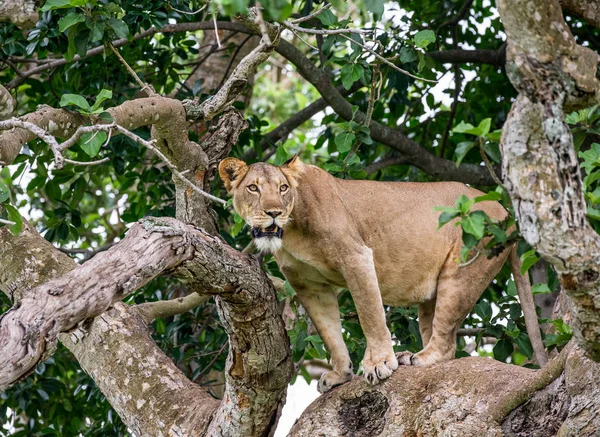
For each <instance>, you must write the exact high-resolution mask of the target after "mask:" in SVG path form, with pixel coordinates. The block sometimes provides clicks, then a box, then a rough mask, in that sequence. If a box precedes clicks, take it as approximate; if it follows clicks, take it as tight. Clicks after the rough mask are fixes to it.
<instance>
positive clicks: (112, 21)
mask: <svg viewBox="0 0 600 437" xmlns="http://www.w3.org/2000/svg"><path fill="white" fill-rule="evenodd" d="M108 26H109V27H110V28H111V29H112V30H114V31H115V35H117V38H127V37H128V36H129V28H128V27H127V24H125V22H124V21H123V20H119V19H118V18H109V20H108Z"/></svg>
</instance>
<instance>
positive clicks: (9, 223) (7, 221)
mask: <svg viewBox="0 0 600 437" xmlns="http://www.w3.org/2000/svg"><path fill="white" fill-rule="evenodd" d="M0 223H2V224H3V225H10V226H14V225H16V223H15V222H11V221H10V220H4V219H1V218H0Z"/></svg>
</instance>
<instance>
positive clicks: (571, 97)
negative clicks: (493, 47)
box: [498, 0, 600, 361]
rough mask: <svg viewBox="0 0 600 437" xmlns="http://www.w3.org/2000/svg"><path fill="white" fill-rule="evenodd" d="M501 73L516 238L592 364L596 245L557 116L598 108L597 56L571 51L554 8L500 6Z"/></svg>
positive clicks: (597, 315)
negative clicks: (510, 91)
mask: <svg viewBox="0 0 600 437" xmlns="http://www.w3.org/2000/svg"><path fill="white" fill-rule="evenodd" d="M498 7H499V11H500V15H501V17H502V21H503V23H504V26H505V29H506V33H507V35H508V55H507V59H508V63H507V71H508V72H509V76H510V79H511V82H512V83H513V85H514V86H515V87H516V88H517V89H518V90H519V93H520V94H519V96H518V98H517V100H516V102H515V103H514V104H513V107H512V109H511V111H510V114H509V116H508V119H507V121H506V123H505V125H504V128H503V135H502V142H501V143H502V144H501V148H502V152H503V169H504V177H505V180H506V187H507V189H508V191H509V193H510V195H511V198H512V201H513V205H514V207H515V214H516V217H517V220H518V222H519V226H520V229H521V233H522V235H523V237H524V238H525V239H526V240H527V242H528V243H529V244H531V245H532V246H533V247H535V248H536V249H537V251H538V252H539V253H540V254H541V255H542V256H543V257H544V258H545V259H546V260H548V261H549V262H551V263H552V264H553V265H554V267H555V268H556V270H557V272H558V273H559V275H560V279H561V283H562V286H563V288H564V289H565V291H566V292H567V293H568V294H569V296H570V297H571V299H572V302H573V316H574V317H573V323H574V327H575V332H576V335H577V338H578V340H579V342H580V344H581V345H582V347H583V348H584V349H585V350H586V351H587V352H588V353H590V355H591V357H592V358H593V359H594V360H597V361H599V360H600V299H599V298H598V297H599V296H600V269H599V268H598V265H599V263H600V237H599V236H598V235H597V234H596V232H595V231H594V230H593V229H592V228H591V226H590V225H589V224H588V223H587V221H586V203H585V200H584V197H583V185H582V180H581V174H580V170H579V163H578V160H577V155H576V153H575V149H574V147H573V137H572V135H571V133H570V131H569V128H568V126H567V125H566V123H565V121H564V118H565V114H564V111H566V110H573V109H576V108H580V107H584V106H589V105H591V104H592V103H594V102H596V101H598V97H599V95H598V90H599V82H598V80H597V79H596V71H597V60H598V55H597V54H596V53H594V52H593V51H591V50H590V49H587V48H585V47H581V46H578V45H577V44H576V43H575V40H574V39H573V36H572V35H571V33H570V31H569V29H568V27H567V26H566V24H565V22H564V19H563V17H562V12H561V9H560V5H559V3H558V0H552V1H542V0H537V1H529V0H512V1H510V0H501V1H499V2H498Z"/></svg>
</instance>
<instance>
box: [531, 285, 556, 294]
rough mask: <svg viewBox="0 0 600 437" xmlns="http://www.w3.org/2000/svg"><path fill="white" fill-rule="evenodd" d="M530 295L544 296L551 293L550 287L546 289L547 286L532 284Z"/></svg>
mask: <svg viewBox="0 0 600 437" xmlns="http://www.w3.org/2000/svg"><path fill="white" fill-rule="evenodd" d="M531 293H532V294H546V293H552V290H550V287H548V284H534V285H533V287H531Z"/></svg>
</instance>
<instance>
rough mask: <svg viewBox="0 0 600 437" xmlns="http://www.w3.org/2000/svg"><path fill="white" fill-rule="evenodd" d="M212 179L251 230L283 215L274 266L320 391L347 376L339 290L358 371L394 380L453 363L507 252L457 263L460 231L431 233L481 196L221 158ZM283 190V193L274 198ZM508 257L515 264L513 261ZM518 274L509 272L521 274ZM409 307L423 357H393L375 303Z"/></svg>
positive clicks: (448, 186)
mask: <svg viewBox="0 0 600 437" xmlns="http://www.w3.org/2000/svg"><path fill="white" fill-rule="evenodd" d="M219 171H220V175H221V178H223V180H224V182H225V185H226V187H227V188H228V191H229V192H230V194H232V195H233V204H234V207H235V209H236V211H237V212H238V213H239V214H240V215H241V216H242V217H243V218H244V219H245V220H246V221H247V222H248V224H249V225H250V226H253V227H255V226H259V227H267V226H269V225H271V224H272V223H273V219H272V218H271V216H269V215H268V214H267V212H269V211H279V212H280V213H281V215H279V216H278V217H277V219H276V220H275V223H276V224H278V225H279V226H280V227H282V228H283V229H284V232H283V238H282V241H281V243H282V245H281V248H280V249H279V250H277V251H276V252H275V253H274V255H275V258H276V260H277V263H278V265H279V268H280V269H281V272H282V273H283V274H284V275H285V277H286V279H287V280H288V281H289V282H290V284H291V285H292V286H293V288H294V289H295V291H296V292H297V294H298V297H299V298H300V301H301V302H302V304H303V306H304V307H305V308H306V311H307V312H308V315H309V316H310V318H311V320H312V321H313V323H314V325H315V327H316V328H317V330H318V332H319V334H320V336H321V338H322V339H323V341H324V342H325V345H326V347H327V350H328V351H329V353H330V354H331V357H332V365H333V371H331V372H328V373H326V374H325V375H323V377H322V378H321V380H320V381H319V390H320V391H321V392H324V391H327V390H329V389H331V388H332V387H334V386H336V385H339V384H342V383H344V382H346V381H348V380H350V379H351V377H352V364H351V362H350V357H349V355H348V351H347V348H346V346H345V344H344V341H343V339H342V334H341V323H340V318H339V308H338V303H337V297H336V292H335V289H336V288H337V287H343V288H348V289H349V290H350V293H351V295H352V298H353V300H354V303H355V305H356V309H357V312H358V316H359V320H360V323H361V326H362V328H363V331H364V333H365V337H366V339H367V349H366V352H365V356H364V359H363V362H362V367H363V373H364V376H365V378H366V379H367V380H368V381H369V382H371V383H377V382H378V381H379V380H382V379H385V378H387V377H389V376H390V375H391V374H392V372H393V371H394V370H395V369H396V368H397V367H398V360H400V364H408V365H428V364H434V363H438V362H441V361H445V360H449V359H452V358H453V357H454V353H455V343H456V340H455V339H456V332H457V330H458V328H459V327H460V325H461V323H462V321H463V319H464V318H465V317H466V315H467V314H468V313H469V311H470V310H471V309H472V307H473V306H474V305H475V303H476V302H477V300H478V299H479V297H480V296H481V294H482V293H483V291H484V290H485V288H486V287H487V286H488V284H489V283H490V281H491V280H492V279H493V278H494V276H495V275H496V274H497V273H498V271H499V270H500V268H501V267H502V265H503V264H504V262H505V261H506V259H507V258H508V256H509V254H511V252H512V251H514V249H513V248H511V249H507V250H505V251H504V252H503V253H501V254H500V255H499V256H497V257H494V258H492V259H490V260H488V259H486V257H485V256H480V257H479V258H478V259H477V260H475V261H474V262H473V263H471V264H469V265H468V266H462V267H461V266H460V265H459V263H458V262H457V259H459V258H460V250H461V248H462V246H463V243H462V233H461V230H460V228H459V227H456V226H454V223H450V224H447V225H445V226H444V227H442V228H441V229H439V230H438V229H437V228H438V218H439V214H440V213H439V212H438V211H435V210H434V207H436V206H452V205H454V203H455V201H456V200H457V199H458V197H459V196H461V195H463V194H464V195H466V196H467V197H469V198H474V197H476V196H480V195H482V194H483V193H482V192H480V191H478V190H476V189H473V188H470V187H468V186H466V185H464V184H461V183H455V182H435V183H412V182H373V181H353V180H342V179H337V178H335V177H333V176H331V175H330V174H328V173H327V172H326V171H324V170H321V169H320V168H318V167H315V166H312V165H307V164H304V163H302V162H300V160H299V159H297V158H294V159H293V160H292V161H291V162H289V163H286V164H285V165H283V166H282V167H275V166H272V165H269V164H264V163H257V164H253V165H250V166H246V164H245V163H244V162H242V161H240V160H237V159H235V158H227V159H226V160H224V161H222V163H221V165H220V166H219ZM250 185H256V186H257V187H258V191H256V192H253V191H250V190H249V189H248V187H249V186H250ZM282 186H288V187H289V189H287V191H285V192H283V193H282V192H281V189H282V188H281V187H282ZM474 209H480V210H483V211H485V212H486V213H487V214H488V216H490V217H491V218H493V219H498V220H501V219H503V218H505V217H506V215H507V212H506V210H505V209H504V208H503V207H502V206H501V205H500V204H499V203H497V202H490V201H487V202H481V203H477V204H476V205H475V206H474ZM259 244H260V245H261V246H265V247H266V246H267V244H266V243H259ZM270 244H271V243H269V245H270ZM512 259H513V261H514V264H519V262H518V257H516V256H513V257H512ZM518 270H519V265H513V273H514V274H515V275H519V276H520V273H519V271H518ZM518 279H519V280H518V281H517V283H521V284H523V281H527V279H523V277H519V278H518ZM527 283H528V281H527ZM521 288H523V287H521ZM413 304H418V305H419V328H420V331H421V336H422V338H423V344H424V349H423V350H422V351H421V352H419V353H417V354H415V355H412V354H399V355H398V357H396V355H395V353H394V350H393V347H392V339H391V335H390V332H389V330H388V328H387V326H386V322H385V314H384V308H383V305H391V306H408V305H413ZM533 317H535V314H534V315H533ZM537 335H538V337H539V330H538V332H537Z"/></svg>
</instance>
